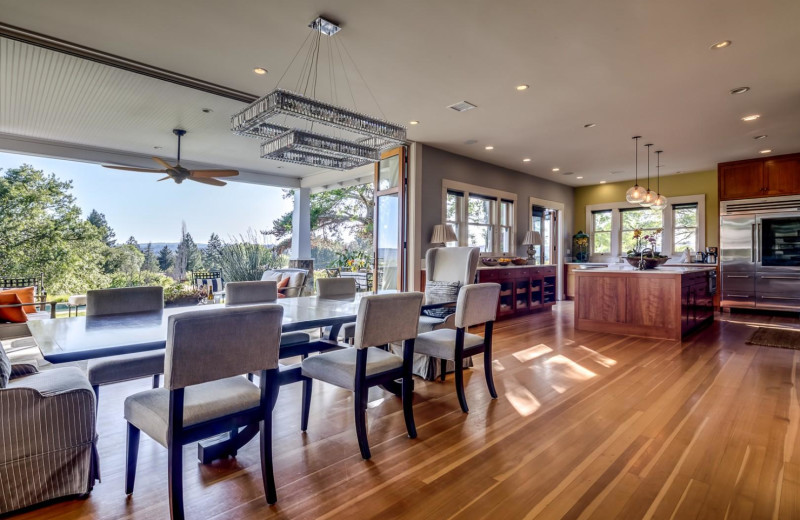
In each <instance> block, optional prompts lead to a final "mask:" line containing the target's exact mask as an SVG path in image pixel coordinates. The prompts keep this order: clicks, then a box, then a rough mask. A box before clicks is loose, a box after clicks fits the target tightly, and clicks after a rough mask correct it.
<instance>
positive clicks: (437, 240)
mask: <svg viewBox="0 0 800 520" xmlns="http://www.w3.org/2000/svg"><path fill="white" fill-rule="evenodd" d="M456 241H458V237H457V236H456V232H455V230H454V229H453V226H451V225H450V224H436V225H435V226H433V235H432V236H431V244H446V243H448V242H456Z"/></svg>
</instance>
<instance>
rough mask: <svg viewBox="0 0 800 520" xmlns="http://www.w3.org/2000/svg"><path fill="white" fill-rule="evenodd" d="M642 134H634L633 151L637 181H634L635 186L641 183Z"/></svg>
mask: <svg viewBox="0 0 800 520" xmlns="http://www.w3.org/2000/svg"><path fill="white" fill-rule="evenodd" d="M641 138H642V136H641V135H635V136H633V153H634V157H635V159H634V161H633V171H634V176H635V179H636V180H635V181H634V183H633V185H634V186H638V185H639V139H641Z"/></svg>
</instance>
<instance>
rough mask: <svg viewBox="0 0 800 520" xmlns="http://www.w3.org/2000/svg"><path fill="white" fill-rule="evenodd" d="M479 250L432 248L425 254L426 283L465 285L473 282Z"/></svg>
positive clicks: (469, 248)
mask: <svg viewBox="0 0 800 520" xmlns="http://www.w3.org/2000/svg"><path fill="white" fill-rule="evenodd" d="M479 257H480V249H478V248H477V247H434V248H431V249H428V251H427V252H426V253H425V277H426V278H427V281H431V280H438V281H442V282H459V283H461V285H467V284H471V283H474V282H475V270H476V269H477V268H478V258H479Z"/></svg>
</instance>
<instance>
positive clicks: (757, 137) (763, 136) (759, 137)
mask: <svg viewBox="0 0 800 520" xmlns="http://www.w3.org/2000/svg"><path fill="white" fill-rule="evenodd" d="M766 138H767V134H762V135H757V136H755V137H754V138H753V139H755V140H759V139H766Z"/></svg>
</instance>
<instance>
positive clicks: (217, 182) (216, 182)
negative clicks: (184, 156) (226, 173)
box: [189, 177, 227, 186]
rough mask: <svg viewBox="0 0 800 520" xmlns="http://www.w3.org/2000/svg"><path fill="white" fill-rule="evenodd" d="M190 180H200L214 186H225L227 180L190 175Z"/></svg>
mask: <svg viewBox="0 0 800 520" xmlns="http://www.w3.org/2000/svg"><path fill="white" fill-rule="evenodd" d="M189 180H190V181H194V182H199V183H202V184H210V185H212V186H225V184H227V183H225V182H222V181H218V180H217V179H205V178H202V177H189Z"/></svg>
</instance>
